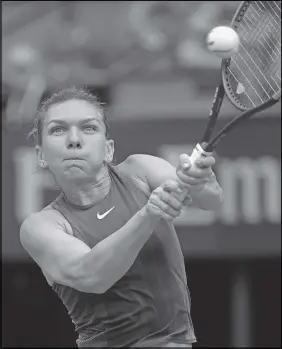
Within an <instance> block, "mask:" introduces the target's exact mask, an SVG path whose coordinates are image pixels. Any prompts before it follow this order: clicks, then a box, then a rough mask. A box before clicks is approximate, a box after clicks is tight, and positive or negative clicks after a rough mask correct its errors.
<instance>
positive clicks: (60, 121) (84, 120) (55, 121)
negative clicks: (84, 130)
mask: <svg viewBox="0 0 282 349" xmlns="http://www.w3.org/2000/svg"><path fill="white" fill-rule="evenodd" d="M90 121H98V122H99V123H100V124H101V123H102V122H101V120H100V119H98V118H96V117H92V116H91V117H88V118H85V119H83V120H81V121H79V124H80V125H81V124H85V123H86V122H90ZM51 123H56V124H66V123H67V122H66V121H65V120H61V119H54V120H51V121H49V122H48V124H46V126H45V127H47V126H48V125H49V124H51Z"/></svg>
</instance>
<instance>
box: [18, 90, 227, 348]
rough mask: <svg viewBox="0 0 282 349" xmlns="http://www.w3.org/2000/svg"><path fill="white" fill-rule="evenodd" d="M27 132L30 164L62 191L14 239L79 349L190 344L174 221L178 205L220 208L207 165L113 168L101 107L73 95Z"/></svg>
mask: <svg viewBox="0 0 282 349" xmlns="http://www.w3.org/2000/svg"><path fill="white" fill-rule="evenodd" d="M32 135H33V136H34V137H35V140H36V142H37V144H36V151H37V156H38V163H39V165H40V167H41V168H42V169H44V170H46V171H50V172H51V173H52V175H53V176H54V178H55V180H56V182H57V184H58V186H59V187H60V188H61V194H60V195H59V196H58V198H57V199H56V200H55V201H54V202H52V203H51V204H50V205H48V206H47V207H45V208H44V209H43V210H42V211H40V212H38V213H34V214H32V215H30V216H29V217H28V218H27V219H26V220H25V221H24V222H23V224H22V226H21V229H20V240H21V243H22V245H23V247H24V248H25V249H26V251H27V252H28V253H29V254H30V256H31V257H32V258H33V259H34V261H35V262H36V263H37V264H38V266H39V267H40V268H41V270H42V273H43V274H44V276H45V278H46V280H47V282H48V283H49V285H50V286H51V287H52V288H53V289H54V291H55V292H56V293H57V294H58V296H59V297H60V299H61V300H62V302H63V303H64V305H65V307H66V308H67V311H68V314H69V316H70V318H71V320H72V322H73V324H74V326H75V330H76V331H77V333H78V339H77V345H78V347H105V346H109V347H131V346H133V347H154V346H160V347H169V346H175V347H177V346H179V347H191V346H192V343H193V342H195V341H196V337H195V334H194V329H193V324H192V320H191V316H190V307H191V302H190V296H189V290H188V287H187V280H186V273H185V266H184V258H183V254H182V252H181V248H180V244H179V241H178V238H177V235H176V232H175V230H174V226H173V220H174V219H175V218H176V217H178V216H179V214H180V213H181V210H182V208H183V205H195V206H197V207H200V208H202V209H205V210H217V209H218V208H219V207H220V206H221V203H222V189H221V188H220V186H219V185H218V183H217V181H216V178H215V175H214V173H213V171H212V169H211V166H212V165H213V164H214V162H215V160H214V158H213V157H208V158H205V159H201V160H199V161H198V164H197V167H196V169H192V168H191V166H190V163H189V156H188V155H186V154H182V155H181V156H180V159H179V166H178V168H177V169H176V168H175V167H173V166H172V165H171V164H170V163H168V162H166V161H165V160H163V159H161V158H158V157H154V156H150V155H142V154H137V155H131V156H129V157H128V158H127V159H126V160H125V161H124V162H122V163H120V164H118V165H113V164H112V162H113V157H114V142H113V140H111V139H110V138H109V135H108V126H107V121H106V116H105V113H104V108H103V106H102V105H101V104H100V103H99V102H98V101H97V98H96V97H95V96H94V95H92V94H91V93H89V92H88V91H87V90H84V89H78V88H70V89H64V90H60V91H59V92H56V93H55V94H53V95H52V96H51V97H50V98H49V99H47V100H46V101H44V102H43V104H42V105H41V106H40V108H39V111H38V114H37V118H36V122H35V126H34V129H33V131H32ZM185 187H187V188H188V189H189V196H187V197H186V199H185V200H184V202H181V201H180V200H179V199H178V195H179V193H180V192H181V191H182V189H183V188H185Z"/></svg>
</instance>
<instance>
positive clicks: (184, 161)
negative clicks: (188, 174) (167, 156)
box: [179, 154, 191, 171]
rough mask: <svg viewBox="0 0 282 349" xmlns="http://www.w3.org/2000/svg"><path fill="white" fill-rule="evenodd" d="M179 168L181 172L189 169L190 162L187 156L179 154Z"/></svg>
mask: <svg viewBox="0 0 282 349" xmlns="http://www.w3.org/2000/svg"><path fill="white" fill-rule="evenodd" d="M179 167H180V169H181V170H184V171H187V170H189V168H190V167H191V162H190V158H189V155H188V154H181V155H180V157H179Z"/></svg>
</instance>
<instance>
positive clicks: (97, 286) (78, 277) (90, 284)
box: [72, 265, 108, 294]
mask: <svg viewBox="0 0 282 349" xmlns="http://www.w3.org/2000/svg"><path fill="white" fill-rule="evenodd" d="M72 275H75V277H72V284H73V286H72V287H73V288H75V289H76V290H78V291H80V292H85V293H97V294H102V293H105V292H106V291H107V290H108V287H106V286H105V283H104V282H103V280H101V278H99V277H98V276H97V273H95V270H94V268H93V270H92V272H91V273H88V272H86V271H85V268H83V267H82V266H81V265H80V266H78V268H76V270H75V272H74V273H73V274H72Z"/></svg>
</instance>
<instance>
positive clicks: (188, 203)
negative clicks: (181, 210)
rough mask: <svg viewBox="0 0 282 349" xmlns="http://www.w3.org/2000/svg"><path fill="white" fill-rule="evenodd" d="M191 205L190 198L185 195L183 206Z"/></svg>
mask: <svg viewBox="0 0 282 349" xmlns="http://www.w3.org/2000/svg"><path fill="white" fill-rule="evenodd" d="M192 204H193V200H192V197H191V196H189V195H187V196H186V197H185V199H184V200H183V206H191V205H192Z"/></svg>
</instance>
